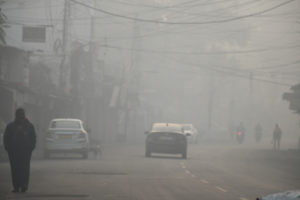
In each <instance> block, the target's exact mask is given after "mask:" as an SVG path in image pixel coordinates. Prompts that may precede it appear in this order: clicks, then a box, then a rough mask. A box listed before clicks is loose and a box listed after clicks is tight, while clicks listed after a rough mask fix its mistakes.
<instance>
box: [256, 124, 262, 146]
mask: <svg viewBox="0 0 300 200" xmlns="http://www.w3.org/2000/svg"><path fill="white" fill-rule="evenodd" d="M262 131H263V129H262V127H261V126H260V124H259V123H258V124H257V126H256V127H255V128H254V132H255V135H254V137H255V139H256V140H257V142H258V141H259V140H260V138H261V134H262ZM257 138H259V139H257Z"/></svg>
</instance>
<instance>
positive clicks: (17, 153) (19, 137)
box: [3, 108, 36, 192]
mask: <svg viewBox="0 0 300 200" xmlns="http://www.w3.org/2000/svg"><path fill="white" fill-rule="evenodd" d="M15 116H16V118H15V120H14V121H13V122H11V123H9V124H8V125H7V126H6V129H5V132H4V136H3V139H4V148H5V150H6V151H7V153H8V157H9V162H10V167H11V175H12V182H13V187H14V190H13V191H12V192H19V191H20V189H21V192H26V190H27V189H28V183H29V172H30V158H31V153H32V151H33V150H34V148H35V144H36V133H35V130H34V126H33V124H32V123H30V122H29V120H28V119H27V118H26V117H25V110H24V109H23V108H18V109H17V110H16V113H15Z"/></svg>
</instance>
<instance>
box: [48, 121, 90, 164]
mask: <svg viewBox="0 0 300 200" xmlns="http://www.w3.org/2000/svg"><path fill="white" fill-rule="evenodd" d="M88 131H89V130H88ZM88 151H89V137H88V134H87V131H86V130H85V129H84V127H83V123H82V121H81V120H79V119H53V120H52V121H51V122H50V126H49V129H48V131H47V132H46V135H45V145H44V158H49V157H50V154H52V153H78V154H81V155H82V156H83V158H84V159H87V158H88Z"/></svg>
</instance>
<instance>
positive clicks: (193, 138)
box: [182, 124, 199, 144]
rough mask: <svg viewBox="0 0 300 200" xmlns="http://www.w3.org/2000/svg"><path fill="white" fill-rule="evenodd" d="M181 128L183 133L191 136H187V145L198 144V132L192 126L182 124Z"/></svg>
mask: <svg viewBox="0 0 300 200" xmlns="http://www.w3.org/2000/svg"><path fill="white" fill-rule="evenodd" d="M182 126H183V130H184V133H185V134H187V133H189V134H191V136H187V137H186V138H187V141H188V143H190V144H192V143H194V144H197V143H198V139H199V133H198V130H197V129H196V128H195V127H194V125H193V124H182Z"/></svg>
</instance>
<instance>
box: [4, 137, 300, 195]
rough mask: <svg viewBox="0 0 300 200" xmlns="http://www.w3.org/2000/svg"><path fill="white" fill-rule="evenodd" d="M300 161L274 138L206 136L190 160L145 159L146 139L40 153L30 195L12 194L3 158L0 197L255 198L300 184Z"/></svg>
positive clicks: (190, 152)
mask: <svg viewBox="0 0 300 200" xmlns="http://www.w3.org/2000/svg"><path fill="white" fill-rule="evenodd" d="M295 146H296V142H295ZM299 166H300V157H299V156H298V157H297V156H295V155H290V154H289V153H288V152H287V151H286V150H280V151H278V150H277V151H273V150H272V149H271V145H270V143H269V142H265V143H264V142H262V143H260V144H257V143H254V142H246V143H245V144H242V145H238V144H237V143H236V142H233V141H206V142H203V141H202V142H200V144H197V145H189V147H188V159H186V160H183V159H181V158H180V155H160V154H154V155H153V156H152V157H151V158H145V156H144V145H142V144H139V145H125V144H122V145H120V144H112V145H105V146H104V148H103V154H102V156H101V158H96V159H94V158H93V154H90V155H89V159H88V160H83V159H81V158H80V157H79V156H74V155H71V156H69V157H65V156H63V155H57V156H55V157H52V158H51V159H48V160H44V159H42V158H39V157H36V158H34V159H33V160H32V163H31V180H30V185H29V190H28V191H27V193H25V194H13V193H11V190H12V186H11V177H10V169H9V163H8V162H1V163H0V177H1V178H0V199H47V200H51V199H55V200H60V199H78V200H80V199H97V200H98V199H101V200H171V199H172V200H173V199H175V200H189V199H191V200H195V199H205V200H220V199H222V200H246V199H247V200H250V199H255V198H256V197H258V196H266V195H268V194H271V193H276V192H281V191H286V190H293V189H300V167H299Z"/></svg>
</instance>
